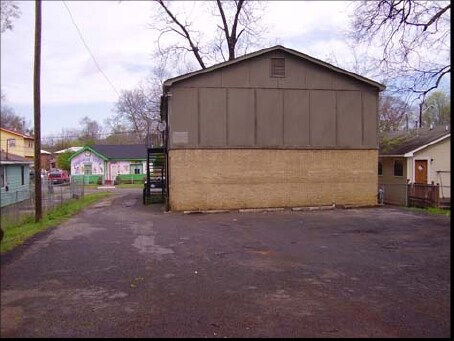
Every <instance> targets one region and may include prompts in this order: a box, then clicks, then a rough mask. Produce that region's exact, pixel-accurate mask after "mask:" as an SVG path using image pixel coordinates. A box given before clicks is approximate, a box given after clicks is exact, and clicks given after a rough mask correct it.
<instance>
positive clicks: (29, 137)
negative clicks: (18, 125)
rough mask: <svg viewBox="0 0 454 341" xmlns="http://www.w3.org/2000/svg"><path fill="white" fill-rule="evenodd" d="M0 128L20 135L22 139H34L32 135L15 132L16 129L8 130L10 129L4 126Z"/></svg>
mask: <svg viewBox="0 0 454 341" xmlns="http://www.w3.org/2000/svg"><path fill="white" fill-rule="evenodd" d="M0 130H4V131H6V132H7V133H10V134H14V135H17V136H20V137H22V138H24V139H30V140H33V139H34V137H33V136H28V135H25V134H22V133H19V132H17V131H14V130H10V129H6V128H3V127H0Z"/></svg>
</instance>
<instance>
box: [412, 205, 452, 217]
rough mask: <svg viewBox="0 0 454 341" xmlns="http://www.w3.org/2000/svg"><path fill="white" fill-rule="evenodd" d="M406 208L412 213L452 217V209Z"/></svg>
mask: <svg viewBox="0 0 454 341" xmlns="http://www.w3.org/2000/svg"><path fill="white" fill-rule="evenodd" d="M404 208H405V209H407V210H410V211H415V212H422V213H427V214H432V215H443V216H447V217H450V216H451V210H450V209H444V208H436V207H428V208H418V207H404Z"/></svg>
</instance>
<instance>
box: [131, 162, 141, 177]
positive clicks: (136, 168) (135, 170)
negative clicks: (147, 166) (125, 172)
mask: <svg viewBox="0 0 454 341" xmlns="http://www.w3.org/2000/svg"><path fill="white" fill-rule="evenodd" d="M130 173H131V174H142V164H141V163H134V164H131V167H130Z"/></svg>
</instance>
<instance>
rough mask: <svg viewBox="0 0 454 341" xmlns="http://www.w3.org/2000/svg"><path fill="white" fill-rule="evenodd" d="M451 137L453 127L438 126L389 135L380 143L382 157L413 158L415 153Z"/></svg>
mask: <svg viewBox="0 0 454 341" xmlns="http://www.w3.org/2000/svg"><path fill="white" fill-rule="evenodd" d="M450 136H451V127H448V129H446V126H437V127H434V128H432V129H431V128H419V129H415V130H412V131H399V132H392V133H388V134H387V135H386V136H385V137H384V139H383V141H382V142H381V143H380V153H379V154H380V156H408V157H411V156H413V153H414V152H416V151H418V150H421V149H424V148H426V147H428V146H429V145H432V144H434V143H437V142H439V141H442V140H444V139H446V138H448V137H450Z"/></svg>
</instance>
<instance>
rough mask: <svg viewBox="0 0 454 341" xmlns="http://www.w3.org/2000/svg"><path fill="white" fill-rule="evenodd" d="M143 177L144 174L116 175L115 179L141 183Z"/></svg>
mask: <svg viewBox="0 0 454 341" xmlns="http://www.w3.org/2000/svg"><path fill="white" fill-rule="evenodd" d="M145 176H146V174H118V175H117V178H118V179H119V180H121V181H128V180H134V181H143V179H144V178H145Z"/></svg>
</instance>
